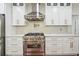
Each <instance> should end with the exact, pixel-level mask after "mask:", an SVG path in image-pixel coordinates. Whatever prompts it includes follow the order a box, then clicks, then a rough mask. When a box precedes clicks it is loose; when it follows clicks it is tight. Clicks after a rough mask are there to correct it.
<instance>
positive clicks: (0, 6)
mask: <svg viewBox="0 0 79 59" xmlns="http://www.w3.org/2000/svg"><path fill="white" fill-rule="evenodd" d="M0 14H5V4H4V3H0Z"/></svg>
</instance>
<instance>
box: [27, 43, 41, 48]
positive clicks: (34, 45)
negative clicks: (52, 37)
mask: <svg viewBox="0 0 79 59" xmlns="http://www.w3.org/2000/svg"><path fill="white" fill-rule="evenodd" d="M27 48H41V45H40V44H28V45H27Z"/></svg>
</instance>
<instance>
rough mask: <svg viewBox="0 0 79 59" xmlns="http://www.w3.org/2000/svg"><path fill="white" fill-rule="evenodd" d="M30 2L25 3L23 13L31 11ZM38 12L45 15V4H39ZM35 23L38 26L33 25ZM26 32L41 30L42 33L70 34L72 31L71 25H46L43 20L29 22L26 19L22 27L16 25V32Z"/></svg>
mask: <svg viewBox="0 0 79 59" xmlns="http://www.w3.org/2000/svg"><path fill="white" fill-rule="evenodd" d="M31 8H32V6H31V4H26V10H25V11H26V12H25V14H27V13H29V12H31V11H32V9H31ZM40 12H41V13H43V14H44V15H45V4H40ZM35 24H37V25H38V24H39V25H38V26H36V27H34V25H35ZM28 32H43V33H46V34H48V33H50V34H65V33H67V34H71V33H72V26H46V25H45V22H44V21H36V22H29V21H26V26H24V27H16V34H25V33H28Z"/></svg>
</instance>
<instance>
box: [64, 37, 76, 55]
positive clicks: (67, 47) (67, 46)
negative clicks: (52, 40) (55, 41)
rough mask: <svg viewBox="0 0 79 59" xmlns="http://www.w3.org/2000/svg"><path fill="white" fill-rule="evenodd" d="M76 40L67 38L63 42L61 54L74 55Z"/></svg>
mask: <svg viewBox="0 0 79 59" xmlns="http://www.w3.org/2000/svg"><path fill="white" fill-rule="evenodd" d="M76 45H77V44H76V40H75V39H74V38H73V37H68V38H65V39H64V40H63V54H76V50H77V49H76Z"/></svg>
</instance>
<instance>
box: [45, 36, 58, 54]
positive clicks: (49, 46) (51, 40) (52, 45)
mask: <svg viewBox="0 0 79 59" xmlns="http://www.w3.org/2000/svg"><path fill="white" fill-rule="evenodd" d="M45 45H46V46H45V52H46V55H56V54H57V38H56V37H46V42H45Z"/></svg>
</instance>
